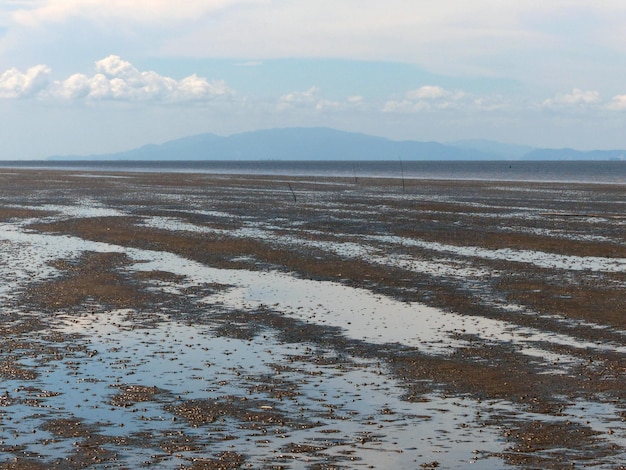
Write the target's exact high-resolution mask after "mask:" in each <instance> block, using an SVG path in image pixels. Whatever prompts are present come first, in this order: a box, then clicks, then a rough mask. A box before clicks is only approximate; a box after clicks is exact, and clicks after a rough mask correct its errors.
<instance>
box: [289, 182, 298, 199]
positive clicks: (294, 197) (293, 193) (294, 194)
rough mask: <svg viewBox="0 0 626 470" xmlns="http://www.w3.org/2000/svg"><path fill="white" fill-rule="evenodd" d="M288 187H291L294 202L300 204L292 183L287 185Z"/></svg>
mask: <svg viewBox="0 0 626 470" xmlns="http://www.w3.org/2000/svg"><path fill="white" fill-rule="evenodd" d="M287 185H288V186H289V191H291V195H292V196H293V202H298V199H297V198H296V193H295V192H294V191H293V188H292V187H291V183H287Z"/></svg>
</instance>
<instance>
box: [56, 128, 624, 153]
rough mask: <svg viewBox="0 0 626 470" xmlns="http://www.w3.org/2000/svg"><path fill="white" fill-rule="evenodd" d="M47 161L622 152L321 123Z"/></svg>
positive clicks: (211, 135) (199, 136)
mask: <svg viewBox="0 0 626 470" xmlns="http://www.w3.org/2000/svg"><path fill="white" fill-rule="evenodd" d="M49 159H50V160H143V161H145V160H624V159H626V150H593V151H579V150H573V149H537V148H532V147H527V146H521V145H510V144H503V143H500V142H492V141H485V140H464V141H457V142H448V143H445V144H442V143H437V142H418V141H409V140H405V141H395V140H390V139H386V138H383V137H375V136H371V135H366V134H358V133H353V132H344V131H338V130H335V129H329V128H324V127H315V128H308V127H307V128H302V127H294V128H285V129H268V130H260V131H254V132H244V133H240V134H234V135H230V136H227V137H222V136H218V135H215V134H199V135H194V136H190V137H184V138H181V139H176V140H171V141H168V142H165V143H163V144H160V145H155V144H150V145H144V146H143V147H139V148H136V149H133V150H128V151H125V152H118V153H109V154H99V155H83V156H77V155H72V156H68V155H65V156H53V157H50V158H49Z"/></svg>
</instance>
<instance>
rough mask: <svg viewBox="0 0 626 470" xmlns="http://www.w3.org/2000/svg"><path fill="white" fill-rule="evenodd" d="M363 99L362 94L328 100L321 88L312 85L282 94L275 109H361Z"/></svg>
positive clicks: (319, 110) (321, 110)
mask: <svg viewBox="0 0 626 470" xmlns="http://www.w3.org/2000/svg"><path fill="white" fill-rule="evenodd" d="M364 106H365V99H364V98H363V97H362V96H357V95H354V96H348V97H347V98H346V99H345V100H330V99H328V98H325V97H323V95H322V90H321V89H320V88H319V87H316V86H313V87H311V88H309V89H307V90H304V91H293V92H291V93H287V94H284V95H282V96H281V97H280V98H279V99H278V103H277V105H276V109H277V110H278V111H287V110H294V109H300V110H307V109H308V110H315V111H318V112H323V111H343V110H347V109H363V108H364Z"/></svg>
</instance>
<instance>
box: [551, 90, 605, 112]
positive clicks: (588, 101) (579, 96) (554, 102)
mask: <svg viewBox="0 0 626 470" xmlns="http://www.w3.org/2000/svg"><path fill="white" fill-rule="evenodd" d="M600 101H601V98H600V93H599V92H598V91H595V90H581V89H580V88H574V89H573V90H572V91H571V92H569V93H557V94H556V96H554V98H550V99H547V100H545V101H544V102H543V103H542V106H543V107H546V108H558V107H574V106H578V107H586V106H591V105H595V104H598V103H600Z"/></svg>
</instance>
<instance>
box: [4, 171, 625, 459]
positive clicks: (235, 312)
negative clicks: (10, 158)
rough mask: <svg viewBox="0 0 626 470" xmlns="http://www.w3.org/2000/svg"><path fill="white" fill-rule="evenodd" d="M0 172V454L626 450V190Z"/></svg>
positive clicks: (603, 455) (274, 455) (469, 454)
mask: <svg viewBox="0 0 626 470" xmlns="http://www.w3.org/2000/svg"><path fill="white" fill-rule="evenodd" d="M0 182H1V184H0V198H1V199H0V222H1V225H0V273H1V275H2V279H3V282H2V283H1V284H0V302H1V304H0V305H1V308H0V316H1V319H2V321H1V322H0V329H1V333H2V342H1V344H0V376H1V378H2V388H0V468H7V469H9V468H11V469H14V468H18V469H19V468H35V469H37V468H46V469H47V468H142V467H149V468H190V469H217V468H219V469H228V468H268V469H269V468H272V469H274V468H311V469H330V468H407V469H409V468H410V469H413V468H437V467H439V468H459V469H461V468H467V467H468V465H469V464H474V466H475V467H476V468H481V469H490V468H494V469H496V468H502V467H505V466H508V467H511V468H516V467H517V468H570V467H571V466H593V467H594V468H607V469H616V468H626V467H624V466H623V465H624V464H623V462H625V461H626V424H625V419H626V403H625V401H624V399H623V394H624V390H626V360H625V359H626V316H625V315H624V311H625V308H626V306H625V303H626V302H625V299H626V295H624V287H625V285H626V243H625V236H626V232H625V230H624V229H625V228H626V211H625V210H624V209H625V204H626V202H625V201H626V197H625V196H626V188H625V187H624V186H622V185H599V184H595V185H591V184H589V185H586V184H561V183H559V184H557V183H511V182H478V181H443V180H442V181H429V180H407V181H405V184H404V187H403V185H402V184H401V182H400V181H399V180H392V179H389V180H386V179H373V178H359V179H358V181H356V180H353V179H349V178H322V177H286V176H273V177H272V176H266V177H263V176H227V175H207V174H191V173H188V174H181V173H114V172H78V171H77V172H70V171H52V170H41V171H40V170H4V171H2V173H0Z"/></svg>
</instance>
